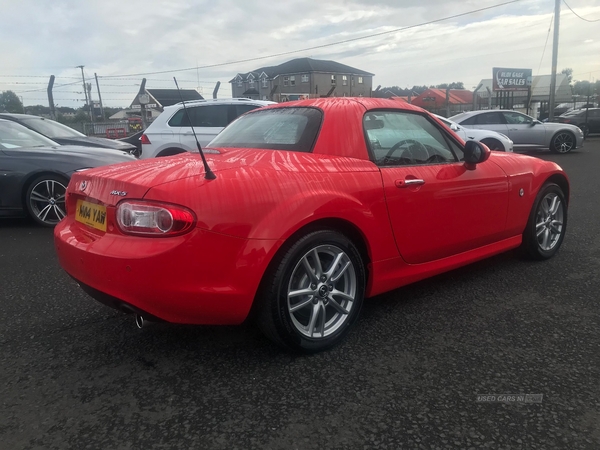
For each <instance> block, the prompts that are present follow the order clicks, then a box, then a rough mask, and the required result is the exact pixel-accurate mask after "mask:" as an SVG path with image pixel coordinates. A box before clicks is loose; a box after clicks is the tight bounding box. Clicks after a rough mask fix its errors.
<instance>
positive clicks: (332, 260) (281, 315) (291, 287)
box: [257, 230, 366, 353]
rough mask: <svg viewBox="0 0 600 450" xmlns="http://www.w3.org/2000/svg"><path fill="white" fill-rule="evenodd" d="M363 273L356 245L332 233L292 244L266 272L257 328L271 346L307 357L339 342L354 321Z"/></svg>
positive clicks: (313, 235)
mask: <svg viewBox="0 0 600 450" xmlns="http://www.w3.org/2000/svg"><path fill="white" fill-rule="evenodd" d="M365 278H366V275H365V268H364V263H363V261H362V258H361V256H360V253H359V251H358V250H357V248H356V246H355V245H354V244H353V243H352V242H351V241H350V240H349V239H348V238H347V237H346V236H344V235H343V234H341V233H339V232H336V231H332V230H318V231H313V232H310V233H308V234H306V235H304V236H302V237H300V238H299V239H298V240H296V241H295V242H294V243H293V244H292V245H291V246H290V247H289V248H288V249H287V251H285V252H284V253H283V254H282V255H280V256H279V258H278V260H276V261H275V265H274V266H273V267H272V269H271V271H270V273H267V275H266V278H265V280H264V283H263V289H262V292H260V293H259V298H257V301H258V302H259V303H258V324H259V326H260V328H261V329H262V330H263V332H264V333H265V334H266V335H267V336H268V337H269V338H271V339H272V340H273V341H274V342H276V343H277V344H279V345H281V346H283V347H285V348H288V349H291V350H295V351H300V352H305V353H313V352H317V351H321V350H325V349H327V348H330V347H332V346H334V345H336V344H337V343H339V342H340V341H341V340H342V339H343V338H344V337H345V335H346V334H347V333H348V331H349V329H350V328H351V326H352V325H353V324H354V323H355V322H356V319H357V318H358V315H359V312H360V309H361V306H362V302H363V298H364V291H365Z"/></svg>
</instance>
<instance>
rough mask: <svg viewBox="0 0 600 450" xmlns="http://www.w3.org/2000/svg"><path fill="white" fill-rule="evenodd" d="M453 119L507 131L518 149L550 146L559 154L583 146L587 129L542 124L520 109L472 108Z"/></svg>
mask: <svg viewBox="0 0 600 450" xmlns="http://www.w3.org/2000/svg"><path fill="white" fill-rule="evenodd" d="M450 120H452V121H454V122H456V123H458V124H460V125H462V126H464V127H468V128H480V129H486V130H493V131H497V132H498V133H502V134H505V135H507V136H508V137H509V138H510V139H511V140H512V141H513V143H514V149H515V150H527V149H536V148H548V149H550V150H551V151H552V152H555V153H569V152H570V151H571V150H574V149H576V148H579V147H582V146H583V132H582V131H581V130H580V129H579V128H578V127H576V126H574V125H568V124H564V123H554V122H546V123H542V122H540V121H539V120H536V119H534V118H533V117H530V116H528V115H526V114H523V113H520V112H518V111H511V110H501V109H494V110H484V111H470V112H465V113H461V114H457V115H456V116H452V117H450Z"/></svg>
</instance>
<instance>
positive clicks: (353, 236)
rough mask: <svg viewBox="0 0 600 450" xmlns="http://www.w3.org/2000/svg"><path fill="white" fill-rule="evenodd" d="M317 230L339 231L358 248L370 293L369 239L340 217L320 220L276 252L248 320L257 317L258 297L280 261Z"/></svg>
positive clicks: (265, 271)
mask: <svg viewBox="0 0 600 450" xmlns="http://www.w3.org/2000/svg"><path fill="white" fill-rule="evenodd" d="M317 230H331V231H337V232H339V233H341V234H343V235H344V236H346V237H347V238H348V239H350V241H352V243H353V244H354V245H355V246H356V248H357V250H358V252H359V254H360V256H361V258H362V260H363V265H364V268H365V293H366V292H367V291H368V286H370V282H371V274H370V271H369V265H370V263H371V256H370V253H371V251H370V247H369V244H368V239H367V237H366V236H365V235H364V233H363V232H362V231H361V230H360V228H359V227H357V226H356V225H355V224H353V223H352V222H350V221H348V220H346V219H341V218H338V217H328V218H320V219H317V220H314V221H312V222H310V223H307V224H304V225H302V226H300V227H299V228H298V229H297V230H295V231H293V232H292V233H291V234H290V235H289V236H288V237H287V238H286V239H285V241H284V242H283V244H282V245H281V246H280V247H279V248H278V249H277V250H276V251H275V253H274V254H273V256H272V257H271V259H270V261H269V262H268V264H267V266H266V269H265V270H264V272H263V274H262V276H261V279H260V283H259V285H258V288H257V290H256V293H255V295H254V300H253V301H252V307H251V308H250V312H249V313H248V316H247V318H248V319H250V318H254V317H255V316H256V309H257V305H258V303H259V302H258V301H257V297H258V296H259V295H261V293H262V292H264V289H265V285H266V283H268V281H269V279H270V277H271V275H272V274H273V272H274V271H275V270H277V267H278V264H279V261H280V260H281V258H282V257H283V255H284V254H285V253H286V252H287V251H288V250H289V248H290V247H291V246H292V245H293V244H294V243H295V242H296V241H297V240H298V239H300V237H301V236H304V235H306V234H308V233H311V232H313V231H317Z"/></svg>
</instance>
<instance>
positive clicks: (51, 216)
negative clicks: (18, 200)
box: [25, 174, 69, 227]
mask: <svg viewBox="0 0 600 450" xmlns="http://www.w3.org/2000/svg"><path fill="white" fill-rule="evenodd" d="M68 183H69V182H68V181H67V180H66V179H64V178H63V177H60V176H58V175H52V174H47V175H41V176H39V177H38V178H36V179H35V180H33V181H32V182H31V183H30V184H29V187H28V189H27V192H26V194H25V205H26V207H27V211H28V212H29V215H30V216H31V217H32V218H33V220H35V221H36V222H37V223H38V224H40V225H43V226H45V227H53V226H54V225H56V224H57V223H58V222H60V221H61V220H62V219H63V218H64V217H65V216H66V215H67V210H66V208H65V193H66V191H67V184H68Z"/></svg>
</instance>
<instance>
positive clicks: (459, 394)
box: [0, 138, 600, 449]
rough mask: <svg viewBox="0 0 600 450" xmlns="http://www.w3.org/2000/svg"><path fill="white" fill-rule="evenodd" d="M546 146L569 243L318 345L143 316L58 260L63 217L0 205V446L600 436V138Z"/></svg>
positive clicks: (475, 276) (439, 286) (366, 444)
mask: <svg viewBox="0 0 600 450" xmlns="http://www.w3.org/2000/svg"><path fill="white" fill-rule="evenodd" d="M535 155H536V156H538V157H541V158H544V159H549V160H553V161H556V162H558V163H559V164H561V165H562V166H563V168H564V169H565V170H566V171H567V173H568V174H569V176H570V179H571V185H572V194H571V203H570V209H569V223H568V229H567V235H566V238H565V241H564V243H563V246H562V248H561V250H560V252H559V253H558V255H557V256H556V257H555V258H553V259H551V260H549V261H545V262H531V261H526V260H522V259H519V258H518V257H517V256H516V255H515V253H514V252H511V253H507V254H503V255H499V256H497V257H494V258H491V259H489V260H486V261H482V262H481V263H477V264H474V265H471V266H468V267H464V268H461V269H458V270H455V271H452V272H449V273H446V274H444V275H441V276H438V277H436V278H434V279H430V280H427V281H424V282H420V283H417V284H414V285H411V286H408V287H406V288H402V289H399V290H396V291H393V292H391V293H388V294H385V295H381V296H378V297H376V298H373V299H370V300H369V301H367V302H366V303H365V306H364V309H363V312H362V314H361V318H360V320H359V322H358V323H357V326H356V328H355V329H354V330H353V333H351V334H350V336H349V338H348V339H347V340H346V341H345V342H343V343H342V345H340V346H338V347H336V348H334V349H332V350H331V351H328V352H324V353H320V354H317V355H313V356H295V355H292V354H289V353H285V352H282V351H281V350H280V349H279V348H278V347H276V346H274V345H273V344H271V343H270V341H268V340H267V339H266V338H264V337H262V335H261V334H260V333H259V332H258V331H257V330H256V328H255V327H253V326H251V325H242V326H240V327H223V328H215V327H190V326H176V325H166V324H157V325H154V326H153V327H149V328H147V329H143V330H137V329H136V328H135V326H134V323H133V318H132V317H130V316H126V315H122V314H120V313H117V312H114V311H113V310H111V309H109V308H107V307H104V306H102V305H100V304H98V303H97V302H95V301H93V300H92V299H91V298H89V297H87V296H86V295H85V294H84V293H83V292H82V291H81V290H80V289H79V288H78V287H77V286H76V284H75V283H74V281H72V280H71V279H69V278H68V276H67V275H66V274H65V273H64V272H62V271H61V269H60V268H59V266H58V263H57V260H56V257H55V254H54V248H53V242H52V232H51V230H48V229H41V228H37V227H35V226H34V225H33V224H32V223H30V222H28V221H26V220H13V219H10V220H5V221H0V319H1V320H0V344H1V346H0V367H1V370H0V402H1V407H0V408H1V410H0V417H1V418H2V420H1V421H0V448H3V449H30V448H31V449H38V448H39V449H63V448H94V449H96V448H115V449H116V448H119V449H121V448H123V449H127V448H202V449H204V448H206V449H235V448H239V449H254V448H257V449H263V448H265V449H310V448H331V449H349V448H360V449H363V448H387V449H398V448H411V449H414V448H423V449H436V448H439V449H445V448H457V449H458V448H460V449H469V448H473V449H480V448H491V449H516V448H527V449H553V448H569V449H588V448H589V449H597V448H600V400H598V399H599V398H600V383H599V380H600V352H599V351H598V349H599V348H600V304H599V302H598V298H599V295H598V292H600V279H599V277H598V273H599V272H600V238H599V236H600V205H599V203H600V196H599V193H600V177H598V176H597V172H598V167H600V139H599V138H591V139H588V140H587V141H586V142H585V146H584V147H583V148H582V149H579V150H577V151H574V152H572V153H569V154H566V155H561V154H549V153H548V152H540V153H536V154H535ZM440 226H443V224H441V225H440ZM199 257H210V255H204V256H203V255H199ZM509 394H514V397H511V396H508V395H509ZM517 394H519V395H521V394H522V395H523V396H524V395H525V394H530V395H537V396H536V397H527V398H528V399H529V401H524V400H523V399H520V397H518V396H517ZM484 395H485V397H482V396H484ZM502 395H504V396H502ZM540 395H541V397H540ZM523 398H525V397H523ZM478 400H479V401H478ZM482 400H486V401H482Z"/></svg>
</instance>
